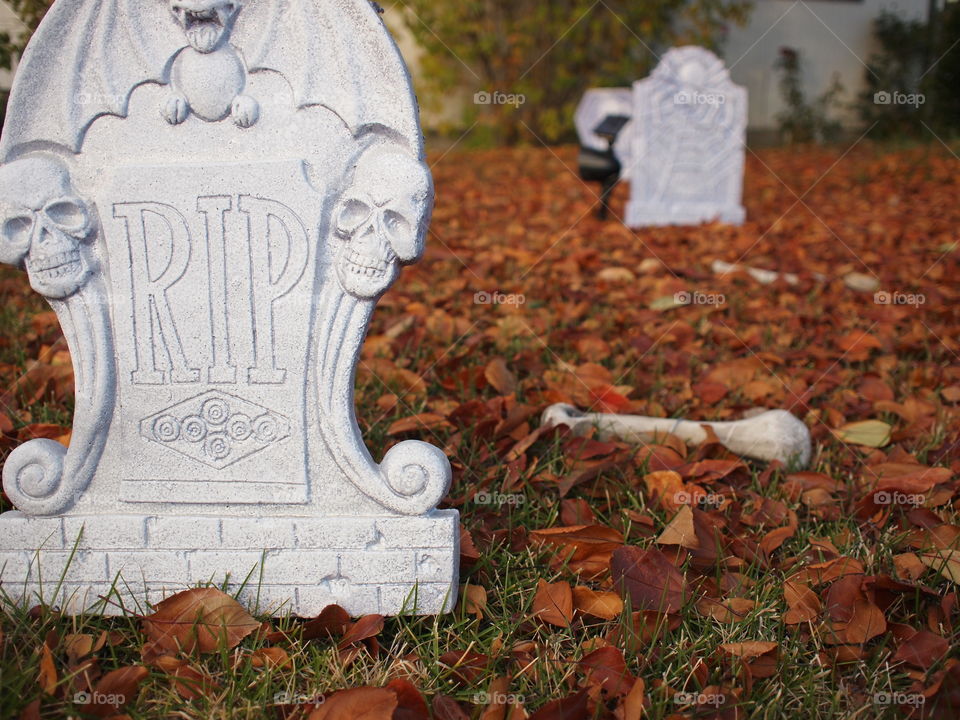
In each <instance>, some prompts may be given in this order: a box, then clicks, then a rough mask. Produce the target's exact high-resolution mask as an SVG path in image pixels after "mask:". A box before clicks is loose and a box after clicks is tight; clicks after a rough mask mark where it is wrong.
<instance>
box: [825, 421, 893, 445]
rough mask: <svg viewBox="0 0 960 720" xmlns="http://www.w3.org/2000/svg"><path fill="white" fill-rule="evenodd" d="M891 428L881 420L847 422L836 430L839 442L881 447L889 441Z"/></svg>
mask: <svg viewBox="0 0 960 720" xmlns="http://www.w3.org/2000/svg"><path fill="white" fill-rule="evenodd" d="M892 432H893V428H892V427H890V426H889V425H887V423H885V422H883V421H881V420H862V421H860V422H854V423H848V424H846V425H844V426H843V427H841V428H840V429H839V430H837V431H836V434H837V437H838V438H839V439H840V441H841V442H845V443H847V444H849V445H863V446H864V447H872V448H882V447H885V446H886V445H887V444H888V443H889V442H890V437H891V433H892Z"/></svg>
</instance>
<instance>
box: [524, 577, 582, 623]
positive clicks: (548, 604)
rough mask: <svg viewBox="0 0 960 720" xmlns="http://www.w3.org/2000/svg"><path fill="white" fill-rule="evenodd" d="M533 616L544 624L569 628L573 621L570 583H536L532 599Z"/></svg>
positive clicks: (541, 581)
mask: <svg viewBox="0 0 960 720" xmlns="http://www.w3.org/2000/svg"><path fill="white" fill-rule="evenodd" d="M533 614H534V615H535V616H536V617H538V618H539V619H540V620H542V621H543V622H545V623H549V624H551V625H556V626H557V627H569V626H570V623H571V622H572V621H573V592H572V590H571V589H570V583H567V582H558V583H547V582H546V581H545V580H540V581H539V582H538V583H537V594H536V595H535V596H534V598H533Z"/></svg>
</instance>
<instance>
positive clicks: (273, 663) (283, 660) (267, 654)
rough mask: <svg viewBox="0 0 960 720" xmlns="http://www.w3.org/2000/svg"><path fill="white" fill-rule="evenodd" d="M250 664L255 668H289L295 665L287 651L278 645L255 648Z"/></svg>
mask: <svg viewBox="0 0 960 720" xmlns="http://www.w3.org/2000/svg"><path fill="white" fill-rule="evenodd" d="M250 664H251V665H253V667H255V668H268V669H274V668H281V669H287V668H290V667H291V666H292V665H293V663H292V662H291V661H290V656H289V655H288V654H287V651H286V650H284V649H283V648H278V647H264V648H259V649H258V650H255V651H254V652H253V654H252V655H251V656H250Z"/></svg>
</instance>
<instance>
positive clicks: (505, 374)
mask: <svg viewBox="0 0 960 720" xmlns="http://www.w3.org/2000/svg"><path fill="white" fill-rule="evenodd" d="M483 376H484V377H485V378H486V379H487V382H488V383H490V385H491V386H492V387H493V389H494V390H496V391H497V392H498V393H500V394H501V395H509V394H511V393H513V392H516V390H517V378H516V377H515V376H514V374H513V373H512V372H510V370H509V368H507V363H506V361H505V360H504V359H503V358H500V357H498V358H494V359H493V360H491V361H490V362H489V363H487V367H486V368H485V369H484V371H483Z"/></svg>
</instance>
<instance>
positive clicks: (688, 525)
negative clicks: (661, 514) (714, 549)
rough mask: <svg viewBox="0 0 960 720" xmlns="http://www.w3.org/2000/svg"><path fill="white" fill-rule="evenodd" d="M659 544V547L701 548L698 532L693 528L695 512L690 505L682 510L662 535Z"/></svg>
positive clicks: (658, 540) (658, 539)
mask: <svg viewBox="0 0 960 720" xmlns="http://www.w3.org/2000/svg"><path fill="white" fill-rule="evenodd" d="M657 543H658V544H659V545H679V546H681V547H685V548H698V547H700V541H699V540H697V531H696V529H695V528H694V526H693V510H692V509H691V507H690V506H689V505H684V506H682V507H681V508H680V510H679V512H677V514H676V515H675V516H674V518H673V520H671V521H670V524H669V525H667V527H666V528H664V530H663V532H662V533H660V537H658V538H657Z"/></svg>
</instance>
